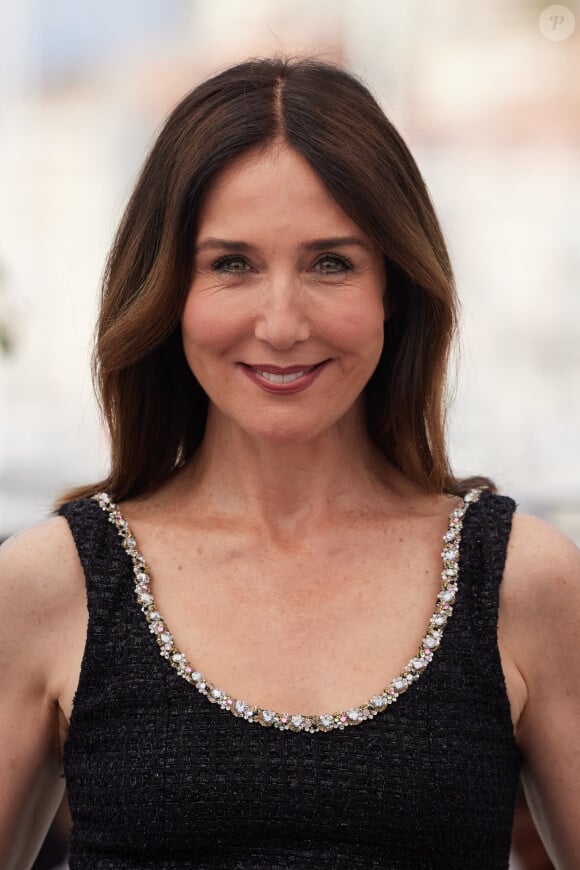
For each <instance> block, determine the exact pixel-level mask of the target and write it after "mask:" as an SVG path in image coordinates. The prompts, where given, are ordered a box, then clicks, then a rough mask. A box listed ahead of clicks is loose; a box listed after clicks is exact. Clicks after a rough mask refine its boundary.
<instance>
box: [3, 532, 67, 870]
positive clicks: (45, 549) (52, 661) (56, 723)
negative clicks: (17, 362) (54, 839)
mask: <svg viewBox="0 0 580 870" xmlns="http://www.w3.org/2000/svg"><path fill="white" fill-rule="evenodd" d="M79 570H80V566H78V564H77V560H76V553H75V551H74V545H73V544H72V540H71V539H70V535H69V532H68V529H67V527H66V523H65V521H64V520H62V519H60V518H57V519H53V520H49V521H48V522H46V523H44V524H42V525H41V526H38V527H36V528H34V529H31V530H29V531H28V532H24V533H22V534H21V535H18V536H16V537H15V538H13V539H11V540H9V541H7V542H6V544H4V545H3V546H2V547H1V548H0V601H1V602H2V607H1V608H0V626H1V628H0V697H1V699H2V701H1V703H0V736H1V739H0V781H1V782H2V788H1V789H0V867H2V868H4V870H13V868H14V870H23V868H25V867H30V866H31V864H32V862H33V860H34V858H35V856H36V853H37V852H38V849H39V848H40V846H41V844H42V841H43V838H44V836H45V834H46V830H47V829H48V826H49V825H50V822H51V820H52V818H53V816H54V813H55V811H56V809H57V807H58V805H59V802H60V800H61V798H62V794H63V791H64V780H63V778H62V760H61V744H62V737H63V732H64V730H65V728H66V720H65V717H64V715H63V713H62V710H61V707H60V703H59V701H60V696H61V693H62V689H63V687H64V686H65V685H66V683H67V674H66V672H65V671H66V668H65V662H66V661H67V657H66V655H65V649H64V648H65V645H66V642H67V639H68V640H70V632H68V631H67V626H68V624H69V620H70V614H71V613H73V612H75V609H76V601H78V600H79V594H78V588H79V582H81V583H82V576H81V577H79ZM81 588H82V587H81ZM76 612H78V610H77V611H76ZM71 652H72V653H73V655H72V662H71V666H72V667H73V668H74V659H75V656H74V650H71V649H69V656H70V654H71ZM68 680H69V682H70V677H68Z"/></svg>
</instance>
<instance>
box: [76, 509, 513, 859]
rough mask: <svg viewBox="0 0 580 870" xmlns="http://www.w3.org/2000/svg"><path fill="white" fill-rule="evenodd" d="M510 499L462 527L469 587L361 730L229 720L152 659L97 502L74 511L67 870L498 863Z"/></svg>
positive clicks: (506, 770) (501, 854) (506, 831)
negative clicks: (78, 566)
mask: <svg viewBox="0 0 580 870" xmlns="http://www.w3.org/2000/svg"><path fill="white" fill-rule="evenodd" d="M513 511H514V503H513V502H512V501H511V500H510V499H508V498H505V497H502V496H497V495H492V494H490V493H483V495H482V496H481V498H480V499H479V501H477V502H475V503H474V504H472V505H470V507H469V508H468V509H467V512H466V514H465V517H464V520H463V532H462V538H461V544H460V554H459V589H458V592H457V598H456V602H455V605H454V609H453V615H452V617H451V618H450V619H449V622H448V624H447V626H446V628H445V632H444V636H443V638H442V641H441V646H440V648H439V649H437V650H436V651H435V652H434V654H433V657H432V660H431V661H430V664H429V667H428V668H426V669H425V672H424V673H423V674H422V675H421V678H420V679H418V680H417V681H416V682H414V683H412V684H411V685H410V686H409V688H408V690H407V691H406V692H404V694H401V696H400V697H399V698H398V700H397V703H396V704H391V705H390V706H388V707H387V708H386V709H385V710H384V711H382V712H380V713H378V714H377V715H376V716H374V717H373V718H371V719H369V720H368V721H364V722H362V723H361V724H360V725H358V726H357V727H348V728H345V729H344V730H334V731H331V732H328V733H314V734H311V733H294V732H292V731H280V730H276V729H275V728H272V727H270V728H265V727H261V726H260V725H259V724H254V723H250V722H247V721H244V719H243V718H235V717H234V716H232V715H230V714H229V713H227V712H224V711H223V710H221V709H220V708H219V706H217V705H216V704H210V703H209V702H208V699H207V698H206V697H204V696H203V695H202V694H200V693H199V692H198V691H197V690H196V688H195V687H194V686H192V685H190V684H189V683H188V682H187V681H186V680H185V679H183V678H182V677H181V676H180V675H179V674H178V673H177V671H176V670H175V669H174V668H172V667H171V666H170V664H169V662H168V661H167V660H166V659H164V658H162V656H161V655H160V654H159V653H160V651H159V646H158V644H157V642H156V638H155V637H154V636H153V635H152V634H151V632H150V631H149V630H148V625H147V622H146V620H145V617H144V615H143V613H142V612H141V609H140V607H139V605H138V604H137V601H136V598H135V592H134V582H133V581H134V572H133V564H132V562H131V559H130V557H129V555H128V554H127V552H126V551H125V550H124V549H123V547H122V546H121V539H120V538H119V536H118V533H117V529H116V528H115V527H114V525H112V524H111V523H110V522H109V521H108V517H107V514H106V513H105V512H104V511H103V510H102V509H101V507H99V505H98V504H97V502H95V501H93V500H84V501H78V502H73V503H71V504H68V505H65V506H64V507H63V508H62V509H61V513H62V514H63V515H64V516H65V517H66V519H67V520H68V523H69V525H70V528H71V531H72V534H73V537H74V540H75V543H76V546H77V549H78V551H79V555H80V558H81V562H82V565H83V568H84V571H85V575H86V584H87V594H88V605H89V627H88V637H87V644H86V649H85V655H84V659H83V664H82V671H81V677H80V682H79V686H78V691H77V694H76V697H75V704H74V712H73V716H72V721H71V727H70V735H69V738H68V741H67V743H66V746H65V761H64V769H65V776H66V781H67V788H68V795H69V800H70V806H71V811H72V817H73V831H72V836H71V844H70V848H71V854H70V867H71V870H85V868H96V870H105V868H110V870H150V868H151V870H153V868H156V870H157V868H158V870H169V868H200V870H201V868H234V870H235V868H239V870H250V868H252V870H257V868H264V870H265V868H269V870H273V868H301V870H326V868H328V870H331V868H332V870H356V868H388V870H403V868H404V870H435V868H437V870H500V868H503V870H506V868H507V867H508V862H509V850H510V836H511V826H512V818H513V807H514V801H515V793H516V786H517V782H518V775H519V768H520V756H519V752H518V750H517V747H516V745H515V742H514V737H513V732H512V726H511V721H510V709H509V703H508V699H507V695H506V689H505V682H504V678H503V674H502V670H501V664H500V658H499V652H498V647H497V609H498V596H499V586H500V583H501V578H502V573H503V568H504V563H505V556H506V547H507V541H508V537H509V532H510V527H511V520H512V514H513Z"/></svg>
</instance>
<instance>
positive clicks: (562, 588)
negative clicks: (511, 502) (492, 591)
mask: <svg viewBox="0 0 580 870" xmlns="http://www.w3.org/2000/svg"><path fill="white" fill-rule="evenodd" d="M502 586H503V589H502V593H503V598H504V600H505V602H506V604H508V603H513V604H517V607H518V610H519V612H520V614H521V615H522V616H523V617H526V618H527V617H533V616H534V615H535V616H536V617H537V618H538V619H541V618H543V617H546V616H547V617H549V616H550V614H552V615H553V614H554V613H555V612H557V611H559V610H560V608H561V607H562V605H564V604H565V603H566V602H568V604H570V603H571V601H572V600H574V599H576V600H577V601H578V604H580V550H579V549H578V547H577V546H576V544H574V542H573V541H571V540H570V538H568V537H566V535H564V534H562V532H560V531H558V530H557V529H555V528H553V527H552V526H550V525H548V523H546V522H544V521H543V520H540V519H538V518H537V517H534V516H529V515H527V514H517V513H516V514H515V515H514V518H513V526H512V532H511V535H510V540H509V546H508V556H507V562H506V570H505V575H504V582H503V584H502Z"/></svg>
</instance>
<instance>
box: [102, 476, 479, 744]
mask: <svg viewBox="0 0 580 870" xmlns="http://www.w3.org/2000/svg"><path fill="white" fill-rule="evenodd" d="M482 492H483V489H481V488H474V489H471V490H469V492H468V493H467V494H466V495H465V496H463V498H462V500H461V504H460V505H458V506H456V507H454V508H453V509H452V511H451V513H450V514H449V518H448V524H447V530H446V531H445V533H444V535H443V549H442V551H441V559H442V569H441V583H440V587H439V592H438V593H437V598H436V601H435V609H434V610H433V613H432V614H431V617H430V619H429V621H428V625H427V628H426V630H425V632H424V634H423V637H422V639H421V641H420V643H419V646H418V649H417V652H416V654H415V655H414V656H413V657H412V658H411V659H410V660H409V661H408V663H407V664H406V665H405V667H404V668H403V669H402V671H401V672H400V673H399V674H398V675H397V676H395V677H394V678H393V679H391V680H390V681H389V682H388V683H387V685H386V687H385V688H383V689H381V690H380V691H378V692H377V693H376V694H374V695H373V696H372V697H371V698H370V699H369V700H367V701H365V702H363V703H362V704H359V705H357V706H355V707H351V708H350V709H348V710H341V711H336V712H332V713H320V714H316V715H310V714H305V713H288V712H277V711H275V710H272V709H270V708H262V707H259V706H257V705H255V704H251V703H250V702H248V701H245V700H243V699H242V698H237V697H235V696H234V695H231V694H229V693H228V692H226V691H225V690H224V689H221V688H219V687H218V686H216V685H215V684H214V683H212V682H210V681H209V680H207V679H206V678H205V676H204V674H203V673H201V672H200V671H198V670H197V669H196V668H195V667H194V665H193V664H192V663H191V662H190V661H189V660H188V659H187V657H186V656H185V654H184V653H183V652H182V651H181V650H180V649H178V648H177V647H176V646H175V642H174V638H173V635H172V633H171V630H170V628H169V627H168V626H167V623H166V621H165V619H164V618H163V616H162V615H161V613H160V612H159V610H158V608H157V605H156V602H155V598H154V596H153V593H152V591H151V572H150V568H149V565H148V563H147V560H146V558H145V556H144V555H143V554H142V553H141V552H140V550H139V549H138V547H137V541H136V539H135V537H134V535H133V533H132V532H131V529H130V527H129V523H128V522H127V520H126V519H125V517H124V516H123V514H122V513H121V511H120V509H119V506H118V505H117V504H116V503H115V502H114V501H113V499H112V498H111V497H110V496H109V495H108V493H106V492H100V493H97V494H96V495H94V496H93V500H94V501H96V502H97V504H98V505H99V507H100V508H101V509H102V510H103V511H104V512H105V513H106V514H107V515H108V519H109V521H110V522H111V523H112V524H113V525H114V526H115V528H116V529H117V532H118V534H119V536H120V538H121V546H122V548H123V549H124V550H125V552H126V553H127V555H128V556H129V558H130V559H131V562H132V566H133V575H134V582H135V597H136V603H137V606H138V607H139V608H140V609H141V612H142V613H143V615H144V617H145V625H148V628H149V631H150V632H151V633H152V634H153V635H154V637H155V640H156V641H157V645H158V647H159V652H160V654H161V656H162V657H163V658H164V659H166V660H167V662H168V663H169V665H170V666H171V667H172V668H173V669H174V670H175V671H176V672H177V674H178V675H179V676H180V677H182V678H183V679H184V680H186V681H187V682H188V683H190V685H192V686H193V687H194V688H195V689H197V691H198V692H199V693H200V694H201V695H204V696H205V697H206V698H207V700H208V701H209V702H210V703H212V704H216V705H217V706H218V707H220V708H221V709H222V710H223V711H224V712H228V713H231V714H232V715H233V716H235V717H237V718H238V719H245V720H246V721H247V722H250V723H257V724H260V725H262V726H264V727H273V728H275V729H277V730H279V731H293V732H304V733H321V732H322V733H323V732H330V731H334V730H340V731H342V730H344V728H346V727H348V726H351V725H360V724H362V723H363V722H366V721H368V720H370V719H373V718H374V717H375V716H376V715H377V714H378V713H381V712H383V711H385V710H387V708H388V707H389V706H391V705H392V704H393V703H395V702H396V701H397V700H398V698H399V697H400V696H401V695H402V694H404V693H405V692H406V691H407V690H408V689H409V688H410V686H412V685H413V683H415V682H417V680H419V678H420V677H421V676H422V675H423V674H424V673H425V672H426V671H427V669H428V667H429V665H430V664H431V662H432V661H433V658H434V654H435V653H436V651H437V649H438V648H439V647H440V645H441V641H442V639H443V634H444V631H445V628H446V626H447V624H448V622H449V620H450V618H451V616H452V614H453V605H454V604H455V602H456V599H457V594H458V591H459V545H460V543H461V531H462V528H463V519H464V517H465V514H466V512H467V510H468V508H469V506H470V505H471V504H474V503H475V502H476V501H478V499H479V498H480V496H481V494H482Z"/></svg>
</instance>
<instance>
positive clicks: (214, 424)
mask: <svg viewBox="0 0 580 870" xmlns="http://www.w3.org/2000/svg"><path fill="white" fill-rule="evenodd" d="M399 478H400V476H399V475H398V473H397V472H395V471H394V469H392V468H391V466H390V465H389V464H388V463H387V462H386V460H385V459H384V458H383V457H382V455H380V453H379V451H378V450H377V448H376V447H375V446H374V445H373V444H372V442H371V440H370V438H369V437H368V434H367V432H366V428H365V425H364V419H363V416H362V413H361V410H360V409H357V410H356V411H355V412H354V413H353V414H352V415H350V416H348V417H347V418H345V419H344V420H342V421H340V422H339V423H338V424H337V425H336V426H334V427H333V428H332V430H330V431H327V432H324V433H323V434H321V435H319V436H318V437H316V438H313V439H311V440H309V441H306V442H301V443H291V444H284V443H273V442H271V441H268V440H256V439H253V438H252V437H250V436H249V435H247V433H245V432H243V431H242V430H240V429H239V428H237V427H235V426H234V425H232V424H229V423H228V421H224V419H223V418H222V417H219V416H218V415H217V414H211V413H210V415H209V417H208V424H207V429H206V435H205V437H204V441H203V444H202V446H201V447H200V449H199V450H198V453H197V454H196V456H195V458H194V460H193V461H192V462H191V463H190V465H189V466H188V467H186V468H185V469H184V472H183V474H182V475H181V485H182V486H185V491H184V495H186V494H187V493H188V492H191V491H192V488H193V489H194V490H195V493H196V503H197V504H198V505H199V504H200V501H201V504H202V505H203V507H204V509H205V510H208V511H212V510H213V511H217V512H225V513H227V514H230V515H243V516H244V517H245V518H246V519H248V520H251V521H254V522H257V523H259V524H260V525H261V526H262V527H265V528H269V529H271V530H272V532H275V530H276V529H280V528H283V529H285V530H286V531H289V530H290V529H294V530H298V529H300V527H307V526H312V525H316V524H326V523H327V522H331V521H332V517H333V516H336V515H337V514H338V513H341V512H343V511H349V512H352V511H353V510H356V509H357V507H362V506H365V508H366V510H368V509H369V506H370V505H372V502H373V501H374V500H375V499H377V498H381V500H382V499H384V495H385V492H386V491H387V492H388V490H389V489H391V490H392V491H393V492H394V491H395V490H398V489H399V488H400V479H399Z"/></svg>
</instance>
